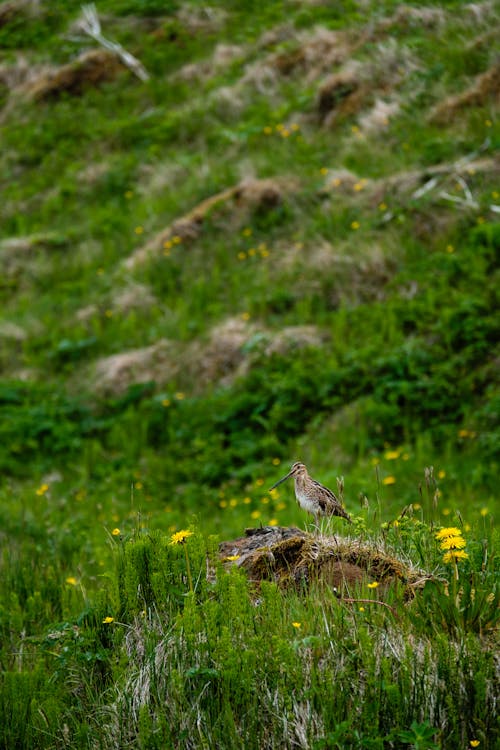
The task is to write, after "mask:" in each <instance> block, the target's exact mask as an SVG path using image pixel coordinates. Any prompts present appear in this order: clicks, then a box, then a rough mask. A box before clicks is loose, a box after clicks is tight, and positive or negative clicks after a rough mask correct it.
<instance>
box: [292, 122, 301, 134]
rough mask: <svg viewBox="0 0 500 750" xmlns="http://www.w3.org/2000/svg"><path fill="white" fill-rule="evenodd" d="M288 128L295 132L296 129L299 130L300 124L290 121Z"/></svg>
mask: <svg viewBox="0 0 500 750" xmlns="http://www.w3.org/2000/svg"><path fill="white" fill-rule="evenodd" d="M290 130H293V132H294V133H296V132H297V130H300V125H297V123H296V122H292V124H291V125H290Z"/></svg>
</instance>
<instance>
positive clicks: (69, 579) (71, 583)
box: [66, 576, 78, 586]
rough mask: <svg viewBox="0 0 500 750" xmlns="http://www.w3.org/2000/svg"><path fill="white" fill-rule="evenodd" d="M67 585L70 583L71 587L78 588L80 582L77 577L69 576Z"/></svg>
mask: <svg viewBox="0 0 500 750" xmlns="http://www.w3.org/2000/svg"><path fill="white" fill-rule="evenodd" d="M66 583H69V585H70V586H76V584H77V583H78V581H77V579H76V578H75V576H69V577H68V578H66Z"/></svg>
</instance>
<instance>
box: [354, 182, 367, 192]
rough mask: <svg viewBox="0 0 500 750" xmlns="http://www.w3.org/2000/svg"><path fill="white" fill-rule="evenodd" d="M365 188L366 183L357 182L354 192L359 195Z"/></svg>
mask: <svg viewBox="0 0 500 750" xmlns="http://www.w3.org/2000/svg"><path fill="white" fill-rule="evenodd" d="M364 186H365V185H364V183H363V182H356V183H355V185H354V190H355V191H356V192H357V193H359V191H360V190H363V188H364Z"/></svg>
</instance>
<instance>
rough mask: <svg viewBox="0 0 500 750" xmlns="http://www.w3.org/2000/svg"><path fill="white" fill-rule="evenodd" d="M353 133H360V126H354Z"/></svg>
mask: <svg viewBox="0 0 500 750" xmlns="http://www.w3.org/2000/svg"><path fill="white" fill-rule="evenodd" d="M351 132H353V133H359V128H358V126H357V125H353V126H352V128H351Z"/></svg>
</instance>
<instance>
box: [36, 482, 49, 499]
mask: <svg viewBox="0 0 500 750" xmlns="http://www.w3.org/2000/svg"><path fill="white" fill-rule="evenodd" d="M48 489H49V485H48V484H41V485H40V487H39V488H38V489H37V491H36V494H37V495H39V496H40V497H41V496H42V495H45V493H46V492H47V490H48Z"/></svg>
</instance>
